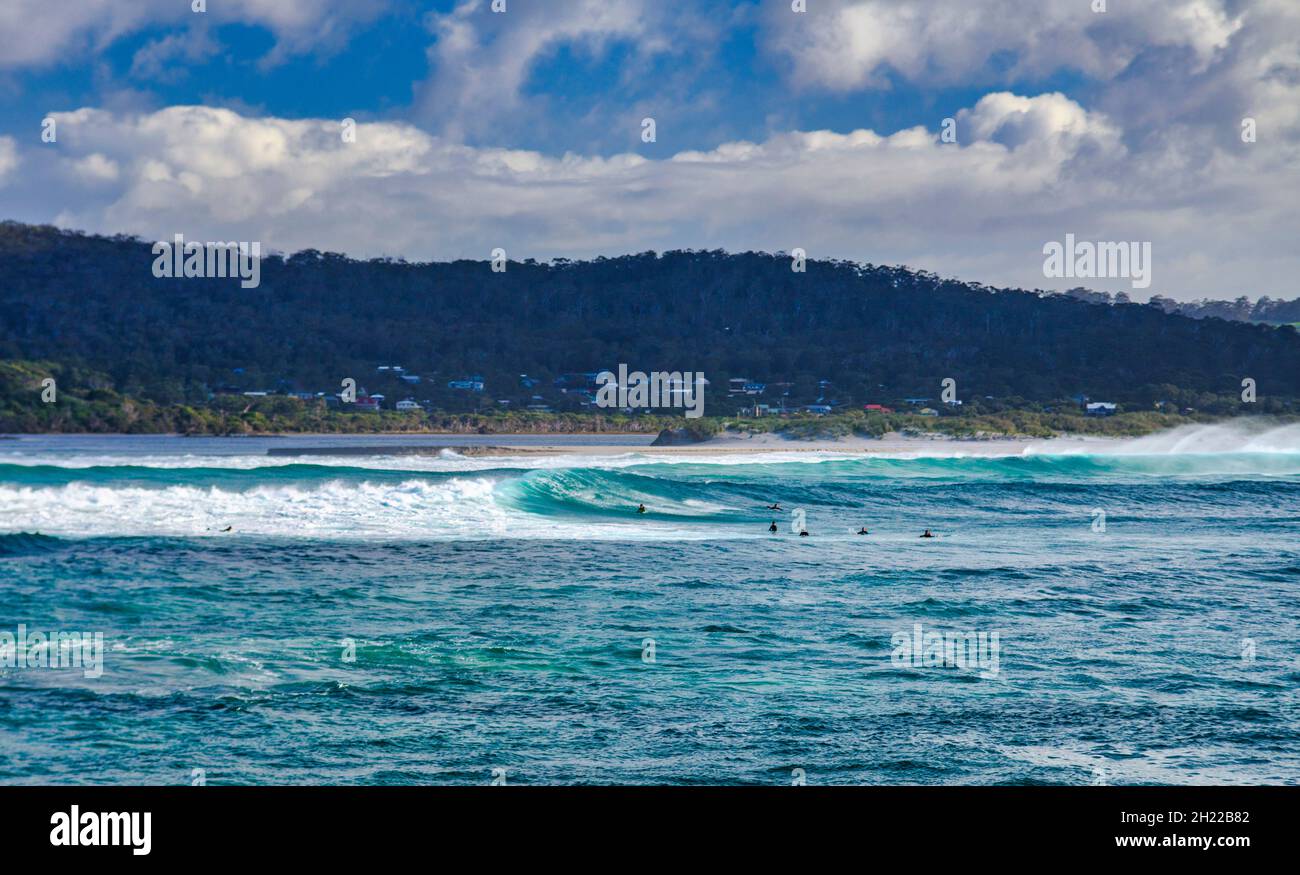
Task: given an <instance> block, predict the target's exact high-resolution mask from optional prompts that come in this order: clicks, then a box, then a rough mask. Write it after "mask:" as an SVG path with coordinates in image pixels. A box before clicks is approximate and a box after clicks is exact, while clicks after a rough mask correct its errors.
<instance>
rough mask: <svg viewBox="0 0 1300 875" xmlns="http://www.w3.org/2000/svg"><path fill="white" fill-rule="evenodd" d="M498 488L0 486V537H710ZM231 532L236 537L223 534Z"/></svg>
mask: <svg viewBox="0 0 1300 875" xmlns="http://www.w3.org/2000/svg"><path fill="white" fill-rule="evenodd" d="M498 484H499V481H498V480H497V479H496V478H489V477H473V476H466V477H453V478H451V479H450V480H443V481H440V482H432V481H427V480H409V481H405V482H401V483H364V482H362V483H358V482H355V481H352V482H347V481H328V482H325V483H322V484H319V485H316V486H314V487H310V488H304V487H302V486H296V485H275V486H269V485H268V486H259V487H256V488H254V489H249V490H242V491H241V490H227V489H221V488H216V487H209V488H203V487H196V486H180V485H178V486H168V487H165V488H161V489H149V488H142V487H138V486H107V485H96V484H90V483H80V482H74V483H69V484H65V485H60V486H54V487H30V486H24V487H17V488H16V487H14V486H11V485H0V507H2V508H4V514H3V518H2V519H0V532H40V533H42V534H47V535H56V536H62V537H97V536H100V537H102V536H167V537H231V536H238V535H255V536H265V537H284V538H294V539H298V538H307V539H314V540H335V541H348V540H366V541H373V540H430V541H437V540H457V541H461V540H477V539H493V540H497V539H502V538H559V539H580V538H581V539H600V538H602V537H608V538H616V539H619V540H627V539H629V538H635V539H637V540H661V539H662V540H682V539H696V538H700V537H703V536H704V535H702V533H701V532H699V531H691V530H689V529H687V528H685V527H684V526H683V525H675V524H673V523H665V522H650V521H644V522H642V521H635V522H634V521H632V520H629V521H628V522H627V523H623V522H618V521H600V522H598V523H592V522H590V521H582V522H578V521H573V522H566V521H563V520H556V519H552V518H548V517H543V516H540V515H532V514H525V513H521V512H519V511H517V510H513V509H511V508H510V507H509V506H508V505H506V504H503V503H502V502H500V501H499V500H498V496H497V494H496V488H497V486H498ZM227 526H230V527H232V529H233V530H232V532H230V533H226V532H223V531H222V530H223V529H225V528H226V527H227Z"/></svg>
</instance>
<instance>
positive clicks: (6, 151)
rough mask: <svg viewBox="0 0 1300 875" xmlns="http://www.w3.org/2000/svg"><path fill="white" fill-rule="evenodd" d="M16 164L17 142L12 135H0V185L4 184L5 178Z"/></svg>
mask: <svg viewBox="0 0 1300 875" xmlns="http://www.w3.org/2000/svg"><path fill="white" fill-rule="evenodd" d="M17 166H18V143H17V142H16V141H15V140H14V138H13V137H0V185H4V184H5V178H6V177H7V176H9V173H10V172H11V171H12V170H13V169H14V168H15V167H17Z"/></svg>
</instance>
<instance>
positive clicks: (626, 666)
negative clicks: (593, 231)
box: [0, 429, 1300, 784]
mask: <svg viewBox="0 0 1300 875" xmlns="http://www.w3.org/2000/svg"><path fill="white" fill-rule="evenodd" d="M1295 437H1296V436H1295V433H1294V431H1293V430H1287V429H1282V430H1275V431H1273V432H1270V433H1268V434H1267V435H1264V436H1263V437H1261V436H1259V435H1258V434H1256V435H1255V436H1253V437H1241V436H1239V435H1236V434H1235V433H1232V432H1224V431H1219V432H1215V433H1211V434H1210V435H1209V436H1208V437H1207V436H1206V435H1205V434H1204V433H1202V434H1200V435H1192V436H1190V437H1189V436H1187V435H1183V436H1180V437H1176V438H1174V439H1170V440H1156V441H1152V440H1146V441H1138V442H1132V443H1129V444H1122V445H1112V444H1081V445H1068V446H1065V447H1058V446H1056V445H1050V446H1047V445H1043V446H1032V447H1025V446H1024V445H1020V444H1007V445H1005V446H992V445H990V446H983V445H981V446H979V447H974V446H961V445H942V444H934V445H932V446H930V445H922V446H920V447H919V448H918V447H916V446H908V447H901V448H894V449H892V450H891V451H890V452H887V453H886V454H884V455H880V456H878V455H871V456H862V455H847V454H843V453H841V454H831V453H783V454H761V453H732V454H722V453H719V454H716V455H713V454H706V455H703V456H696V455H692V456H689V457H674V458H672V459H667V460H665V459H664V458H662V457H651V456H649V455H648V454H642V453H638V452H637V448H636V447H635V446H631V445H628V446H624V447H623V448H621V449H620V450H618V451H614V452H610V451H605V452H603V453H600V454H597V453H595V452H593V453H591V454H589V455H583V454H578V455H564V456H560V455H535V454H530V455H522V454H520V455H510V454H507V455H504V456H500V457H480V456H474V457H468V458H463V457H460V456H458V455H456V454H454V453H450V452H448V453H444V454H443V455H441V456H429V457H424V456H421V457H405V456H402V457H398V456H363V457H296V458H294V457H290V458H284V457H267V456H266V455H265V449H266V447H267V446H270V445H277V446H278V445H283V444H284V443H285V441H280V442H279V443H272V442H261V441H249V440H245V439H229V440H218V439H212V440H204V441H195V440H192V439H181V438H75V439H70V438H23V439H21V440H15V441H3V442H0V608H2V609H3V611H2V614H3V615H2V616H0V633H3V632H5V631H8V632H10V633H16V632H17V629H18V626H19V624H24V625H25V627H26V628H27V629H29V630H36V629H39V630H45V631H54V632H58V631H65V630H66V631H85V632H88V633H96V632H98V633H102V636H103V647H104V650H103V666H102V667H103V672H102V675H99V676H97V677H92V676H87V672H85V671H84V670H83V669H82V668H76V667H65V668H47V667H41V666H24V667H18V666H13V667H7V668H0V781H3V782H5V783H34V782H38V783H162V784H181V783H190V782H191V781H192V780H194V776H195V772H194V770H195V769H201V770H203V773H202V774H203V777H204V779H205V780H206V781H207V782H208V783H210V784H218V783H276V784H317V783H396V784H401V783H469V784H482V783H489V782H491V781H492V780H493V775H494V770H502V769H503V770H504V776H505V778H504V779H505V781H506V782H507V783H511V784H533V783H536V784H569V783H663V784H700V783H762V784H780V783H790V782H791V781H792V780H793V779H794V778H793V776H794V775H796V774H800V773H796V770H803V771H802V773H801V774H803V775H804V776H805V779H806V781H807V782H808V783H809V784H849V783H859V784H899V783H906V784H955V783H960V784H972V783H973V784H989V783H1017V784H1023V783H1052V784H1092V783H1097V782H1102V781H1104V782H1107V783H1112V784H1131V783H1156V784H1181V783H1195V784H1204V783H1300V705H1298V702H1300V699H1297V694H1296V684H1297V681H1298V680H1300V663H1297V657H1300V628H1298V624H1297V611H1298V608H1297V605H1298V604H1300V600H1298V599H1297V596H1300V542H1297V538H1296V534H1297V531H1300V441H1296V439H1295ZM339 440H341V439H332V441H331V440H329V439H327V440H315V439H313V440H311V441H308V440H306V439H304V440H302V441H298V443H303V444H306V443H330V442H337V441H339ZM364 442H365V444H367V445H373V444H374V443H376V439H374V438H370V439H366V440H365V441H364ZM403 442H406V443H409V442H410V440H409V439H407V440H406V441H403ZM445 442H446V443H466V441H465V440H455V439H448V440H447V441H445ZM490 442H491V443H500V442H501V441H500V439H497V440H492V441H490ZM539 442H540V443H546V442H548V441H547V440H546V439H543V440H541V441H536V440H534V441H533V443H539ZM625 443H628V444H630V443H632V442H631V441H627V442H625ZM973 451H978V452H973ZM774 501H779V502H780V503H781V506H782V508H783V510H782V512H780V513H772V512H769V511H767V510H766V509H765V506H766V505H768V504H770V503H772V502H774ZM639 503H644V504H645V505H646V507H647V510H648V512H647V513H646V514H645V515H644V516H638V515H637V514H636V513H635V512H634V511H635V508H636V506H637V504H639ZM798 512H802V519H803V520H804V521H805V524H806V527H807V529H808V530H809V532H810V537H807V538H801V537H798V536H797V535H795V534H794V533H793V532H792V531H791V525H792V523H794V524H796V525H797V524H798V520H799V517H797V516H796V515H795V514H796V513H798ZM1103 514H1104V526H1103V525H1102V522H1103ZM773 520H775V521H776V522H777V524H778V527H779V531H778V533H777V534H775V535H772V534H769V533H768V531H767V528H768V525H769V523H770V522H772V521H773ZM862 525H866V526H868V527H869V528H870V530H871V534H870V535H867V536H858V535H855V534H853V533H854V532H855V531H857V529H858V528H859V527H860V526H862ZM227 527H229V528H230V531H223V530H224V529H226V528H227ZM925 528H930V529H932V530H933V531H934V532H935V533H936V534H937V535H938V536H939V537H938V538H935V539H933V540H922V539H920V538H918V537H917V536H918V535H919V534H920V532H921V531H922V530H923V529H925ZM918 624H920V626H921V629H922V634H925V633H926V632H938V633H941V634H942V633H948V634H954V633H967V632H969V633H972V635H975V636H979V635H983V636H985V637H984V639H982V640H984V641H986V642H987V641H990V640H992V639H993V636H994V635H996V641H997V644H996V653H992V654H991V653H988V652H984V653H983V655H984V656H990V655H992V656H995V657H996V659H995V661H994V662H993V663H990V662H989V661H988V660H985V661H984V662H983V663H982V665H980V666H971V665H952V664H944V663H945V662H947V663H951V662H952V660H951V659H946V658H945V657H943V654H942V651H940V656H939V657H937V658H936V661H937V662H938V663H940V664H926V661H925V660H911V659H909V658H906V657H900V654H899V642H900V640H903V639H905V640H907V641H911V640H914V639H913V637H912V636H913V634H914V631H915V629H916V626H917V625H918ZM647 639H650V640H651V641H652V642H653V660H652V661H651V659H650V656H651V654H650V645H649V643H648V642H647ZM345 642H348V643H346V644H345ZM991 665H993V666H995V670H990V666H991ZM495 774H497V775H500V774H502V773H501V772H499V771H498V772H496V773H495Z"/></svg>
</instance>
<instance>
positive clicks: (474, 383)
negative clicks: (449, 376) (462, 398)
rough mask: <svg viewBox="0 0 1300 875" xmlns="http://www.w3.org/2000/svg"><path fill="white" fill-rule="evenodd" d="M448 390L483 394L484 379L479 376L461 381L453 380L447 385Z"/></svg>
mask: <svg viewBox="0 0 1300 875" xmlns="http://www.w3.org/2000/svg"><path fill="white" fill-rule="evenodd" d="M447 388H448V389H457V390H459V391H462V392H482V391H483V378H482V377H481V376H479V375H478V374H475V375H474V376H472V377H462V378H461V379H459V380H451V381H450V382H448V383H447Z"/></svg>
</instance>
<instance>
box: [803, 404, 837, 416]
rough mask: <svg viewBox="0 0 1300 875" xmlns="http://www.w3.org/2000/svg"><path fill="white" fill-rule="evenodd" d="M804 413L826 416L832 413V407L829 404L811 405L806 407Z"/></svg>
mask: <svg viewBox="0 0 1300 875" xmlns="http://www.w3.org/2000/svg"><path fill="white" fill-rule="evenodd" d="M804 411H805V412H807V413H816V414H817V415H819V416H824V415H825V414H827V413H830V412H831V406H830V405H829V404H809V405H808V406H806V407H804Z"/></svg>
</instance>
